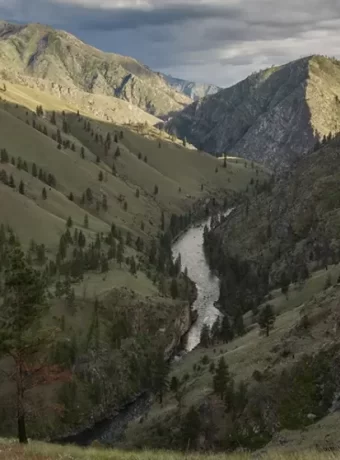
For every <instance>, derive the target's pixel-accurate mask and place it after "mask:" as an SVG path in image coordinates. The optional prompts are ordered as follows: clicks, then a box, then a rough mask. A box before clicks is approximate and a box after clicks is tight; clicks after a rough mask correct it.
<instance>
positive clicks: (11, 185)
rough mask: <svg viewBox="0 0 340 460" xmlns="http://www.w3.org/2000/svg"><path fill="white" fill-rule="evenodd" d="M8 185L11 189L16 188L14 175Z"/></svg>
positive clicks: (10, 177)
mask: <svg viewBox="0 0 340 460" xmlns="http://www.w3.org/2000/svg"><path fill="white" fill-rule="evenodd" d="M8 185H9V186H10V187H11V188H15V182H14V178H13V176H12V174H11V175H10V176H9V181H8Z"/></svg>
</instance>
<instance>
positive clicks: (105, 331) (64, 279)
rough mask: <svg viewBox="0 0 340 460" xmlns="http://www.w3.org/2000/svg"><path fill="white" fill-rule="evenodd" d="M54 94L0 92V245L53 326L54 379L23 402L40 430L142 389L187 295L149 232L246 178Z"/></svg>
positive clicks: (86, 416) (66, 427)
mask: <svg viewBox="0 0 340 460" xmlns="http://www.w3.org/2000/svg"><path fill="white" fill-rule="evenodd" d="M64 104H65V103H64V101H62V100H60V99H59V98H54V97H53V96H52V95H46V94H45V93H41V92H39V91H38V90H37V89H32V88H28V87H27V86H18V85H17V84H15V85H12V84H10V83H8V84H7V90H6V91H3V92H2V93H1V100H0V136H1V139H2V141H1V145H0V148H1V149H2V153H1V155H2V156H1V163H0V178H1V180H0V206H1V213H0V225H1V224H3V225H4V226H5V227H2V228H1V236H2V244H3V240H4V241H5V244H7V243H8V244H12V243H11V242H10V241H11V238H12V233H11V232H9V231H7V230H6V228H7V226H9V227H10V229H11V231H12V230H13V232H14V233H15V234H16V235H17V236H18V237H19V238H20V241H21V243H22V245H23V248H24V249H25V251H28V255H27V257H28V258H29V260H30V261H31V262H32V263H33V264H34V265H35V266H37V267H38V268H39V270H43V271H45V272H46V273H48V275H49V277H50V285H49V295H50V305H51V312H50V315H49V317H48V318H46V323H47V324H48V325H49V326H51V327H53V328H57V329H58V330H59V331H60V332H59V335H58V339H57V341H56V343H55V344H54V345H53V347H52V349H51V350H50V351H49V357H48V359H49V362H50V365H51V366H57V367H56V368H53V369H54V371H53V372H52V370H51V369H52V368H51V369H50V371H51V372H52V374H53V376H54V377H53V378H52V377H51V382H50V381H49V379H47V381H44V386H43V388H40V387H39V388H38V389H37V388H35V389H30V390H29V391H28V402H27V404H28V407H29V408H34V407H36V405H37V404H38V406H39V411H38V412H36V411H35V410H33V409H32V412H31V409H29V411H30V414H31V415H30V420H29V431H30V433H32V434H33V435H34V436H39V437H42V436H48V435H58V434H60V435H62V434H68V433H70V432H71V431H75V430H77V429H81V428H84V427H85V426H88V425H91V424H92V423H93V422H94V421H95V420H98V419H100V418H101V417H104V416H105V415H107V414H108V412H109V413H112V411H113V410H114V408H117V407H119V406H120V405H121V404H123V403H126V402H127V401H128V400H129V399H131V398H132V397H133V396H134V395H136V394H138V393H139V392H140V391H141V390H144V389H148V388H149V386H150V378H151V376H152V372H153V371H152V369H151V370H150V369H149V368H148V366H149V365H150V360H151V362H152V360H154V359H155V353H161V352H163V351H164V350H166V349H167V350H169V348H170V349H171V348H173V347H175V346H176V345H178V343H179V341H180V338H181V335H182V334H184V333H185V332H186V331H187V329H188V328H189V326H190V321H191V319H190V309H189V304H190V301H191V299H192V296H193V292H192V286H191V284H190V280H188V279H187V278H186V277H184V275H183V274H180V273H177V272H176V273H174V271H173V270H174V268H173V264H172V262H170V260H168V253H165V250H164V248H163V249H162V247H161V246H160V243H159V241H161V240H160V236H162V235H164V233H166V232H168V229H169V224H170V220H171V217H172V219H175V221H176V222H177V226H176V228H172V231H173V232H177V231H179V230H181V229H182V228H183V225H187V224H188V222H189V220H188V219H191V218H193V216H194V215H195V212H196V211H195V210H197V211H198V212H199V213H201V214H202V213H203V214H204V213H205V208H206V206H208V207H209V206H213V205H212V204H211V201H210V200H211V198H214V199H215V201H216V203H220V204H222V203H223V201H224V200H225V198H227V199H228V197H230V198H233V197H234V194H235V192H238V191H242V190H244V189H245V188H246V185H247V183H248V182H249V180H250V177H252V176H254V175H255V171H254V170H251V168H250V166H249V168H245V166H244V165H243V164H236V163H233V162H232V161H230V162H228V164H227V168H224V167H223V165H221V163H220V162H219V160H218V159H216V158H213V157H211V156H210V155H208V154H205V153H203V152H198V151H196V150H193V149H189V148H185V147H183V146H182V145H180V144H179V143H178V142H173V141H172V140H171V138H170V137H169V136H167V135H166V134H165V133H162V132H160V131H158V130H157V129H156V128H152V127H150V126H146V125H145V124H135V125H134V126H131V125H129V126H125V125H114V124H110V123H108V122H107V121H103V120H102V119H101V118H100V117H99V116H98V117H97V118H93V117H92V113H91V112H90V113H86V111H81V112H80V113H77V110H78V109H77V108H75V109H72V107H70V104H66V105H64ZM41 105H42V106H43V109H42V112H41V109H40V110H38V115H37V113H36V107H37V106H41ZM260 175H261V178H262V180H263V181H264V180H265V179H266V178H267V173H265V172H262V170H261V171H260ZM176 216H177V217H176ZM180 216H181V217H180ZM70 218H71V219H70ZM181 226H182V227H181ZM80 234H81V235H83V236H82V238H83V240H84V241H81V240H80V239H79V238H80V236H79V235H80ZM173 236H174V235H173ZM12 240H13V238H12ZM183 268H184V267H183ZM169 270H170V271H169ZM173 283H175V284H176V286H177V288H176V289H177V291H178V292H177V291H176V293H175V294H174V293H172V294H171V292H170V287H171V285H172V284H173ZM0 289H2V286H1V287H0ZM0 295H2V294H0ZM95 299H97V303H96V302H95ZM98 302H99V306H98ZM94 325H95V326H94ZM94 327H95V330H94ZM155 344H157V347H155ZM135 356H138V361H137V363H135V362H134V359H135ZM8 365H10V363H8ZM1 366H2V367H3V368H6V366H7V361H2V362H1ZM131 366H137V369H138V371H136V369H135V368H134V369H135V371H134V372H131ZM113 369H114V370H115V371H114V372H113ZM45 380H46V379H45ZM0 386H1V394H2V398H1V400H2V403H1V407H0V411H1V417H0V418H1V422H0V427H1V432H2V433H4V434H13V433H15V415H14V414H15V395H14V393H13V387H12V386H11V385H8V381H7V378H6V377H5V376H2V377H1V381H0ZM42 414H44V416H42Z"/></svg>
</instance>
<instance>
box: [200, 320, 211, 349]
mask: <svg viewBox="0 0 340 460" xmlns="http://www.w3.org/2000/svg"><path fill="white" fill-rule="evenodd" d="M200 346H201V347H204V348H208V347H209V346H210V327H209V326H208V324H203V327H202V330H201V336H200Z"/></svg>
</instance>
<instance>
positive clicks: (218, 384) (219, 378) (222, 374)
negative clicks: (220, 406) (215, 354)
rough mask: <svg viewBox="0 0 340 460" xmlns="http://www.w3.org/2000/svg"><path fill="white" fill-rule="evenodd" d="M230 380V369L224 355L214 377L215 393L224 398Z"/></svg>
mask: <svg viewBox="0 0 340 460" xmlns="http://www.w3.org/2000/svg"><path fill="white" fill-rule="evenodd" d="M230 380H231V379H230V375H229V369H228V366H227V364H226V362H225V359H224V357H223V356H222V357H221V358H220V360H219V362H218V366H217V369H216V373H215V375H214V378H213V389H214V393H215V394H217V395H218V396H219V397H220V398H221V399H222V400H223V399H224V397H225V395H226V393H227V389H228V385H229V384H230Z"/></svg>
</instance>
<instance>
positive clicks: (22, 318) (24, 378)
mask: <svg viewBox="0 0 340 460" xmlns="http://www.w3.org/2000/svg"><path fill="white" fill-rule="evenodd" d="M4 286H5V290H4V299H3V303H2V306H1V310H0V311H1V313H0V352H1V354H2V355H4V356H7V357H9V358H10V359H12V360H13V361H14V364H15V366H14V373H15V374H14V377H15V382H16V394H17V399H16V404H17V408H16V414H17V415H16V416H17V426H18V440H19V442H20V443H27V434H26V408H25V396H26V391H27V389H28V388H27V384H28V382H32V381H34V379H33V376H30V370H29V369H34V368H35V366H34V362H35V360H36V357H37V355H39V367H40V368H42V364H41V363H42V362H43V361H42V358H43V351H44V348H45V346H46V345H47V344H48V343H49V342H50V340H51V332H50V331H46V330H44V329H42V319H43V318H44V316H45V314H46V312H47V308H46V304H45V299H46V282H45V279H44V277H43V276H42V275H41V273H40V272H39V271H37V270H34V269H33V268H32V267H31V266H29V265H28V263H27V260H26V258H25V254H24V253H23V251H22V250H21V249H20V248H18V247H16V248H15V249H14V250H13V251H11V252H10V253H9V255H8V268H7V270H6V271H5V274H4ZM30 377H32V378H30Z"/></svg>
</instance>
